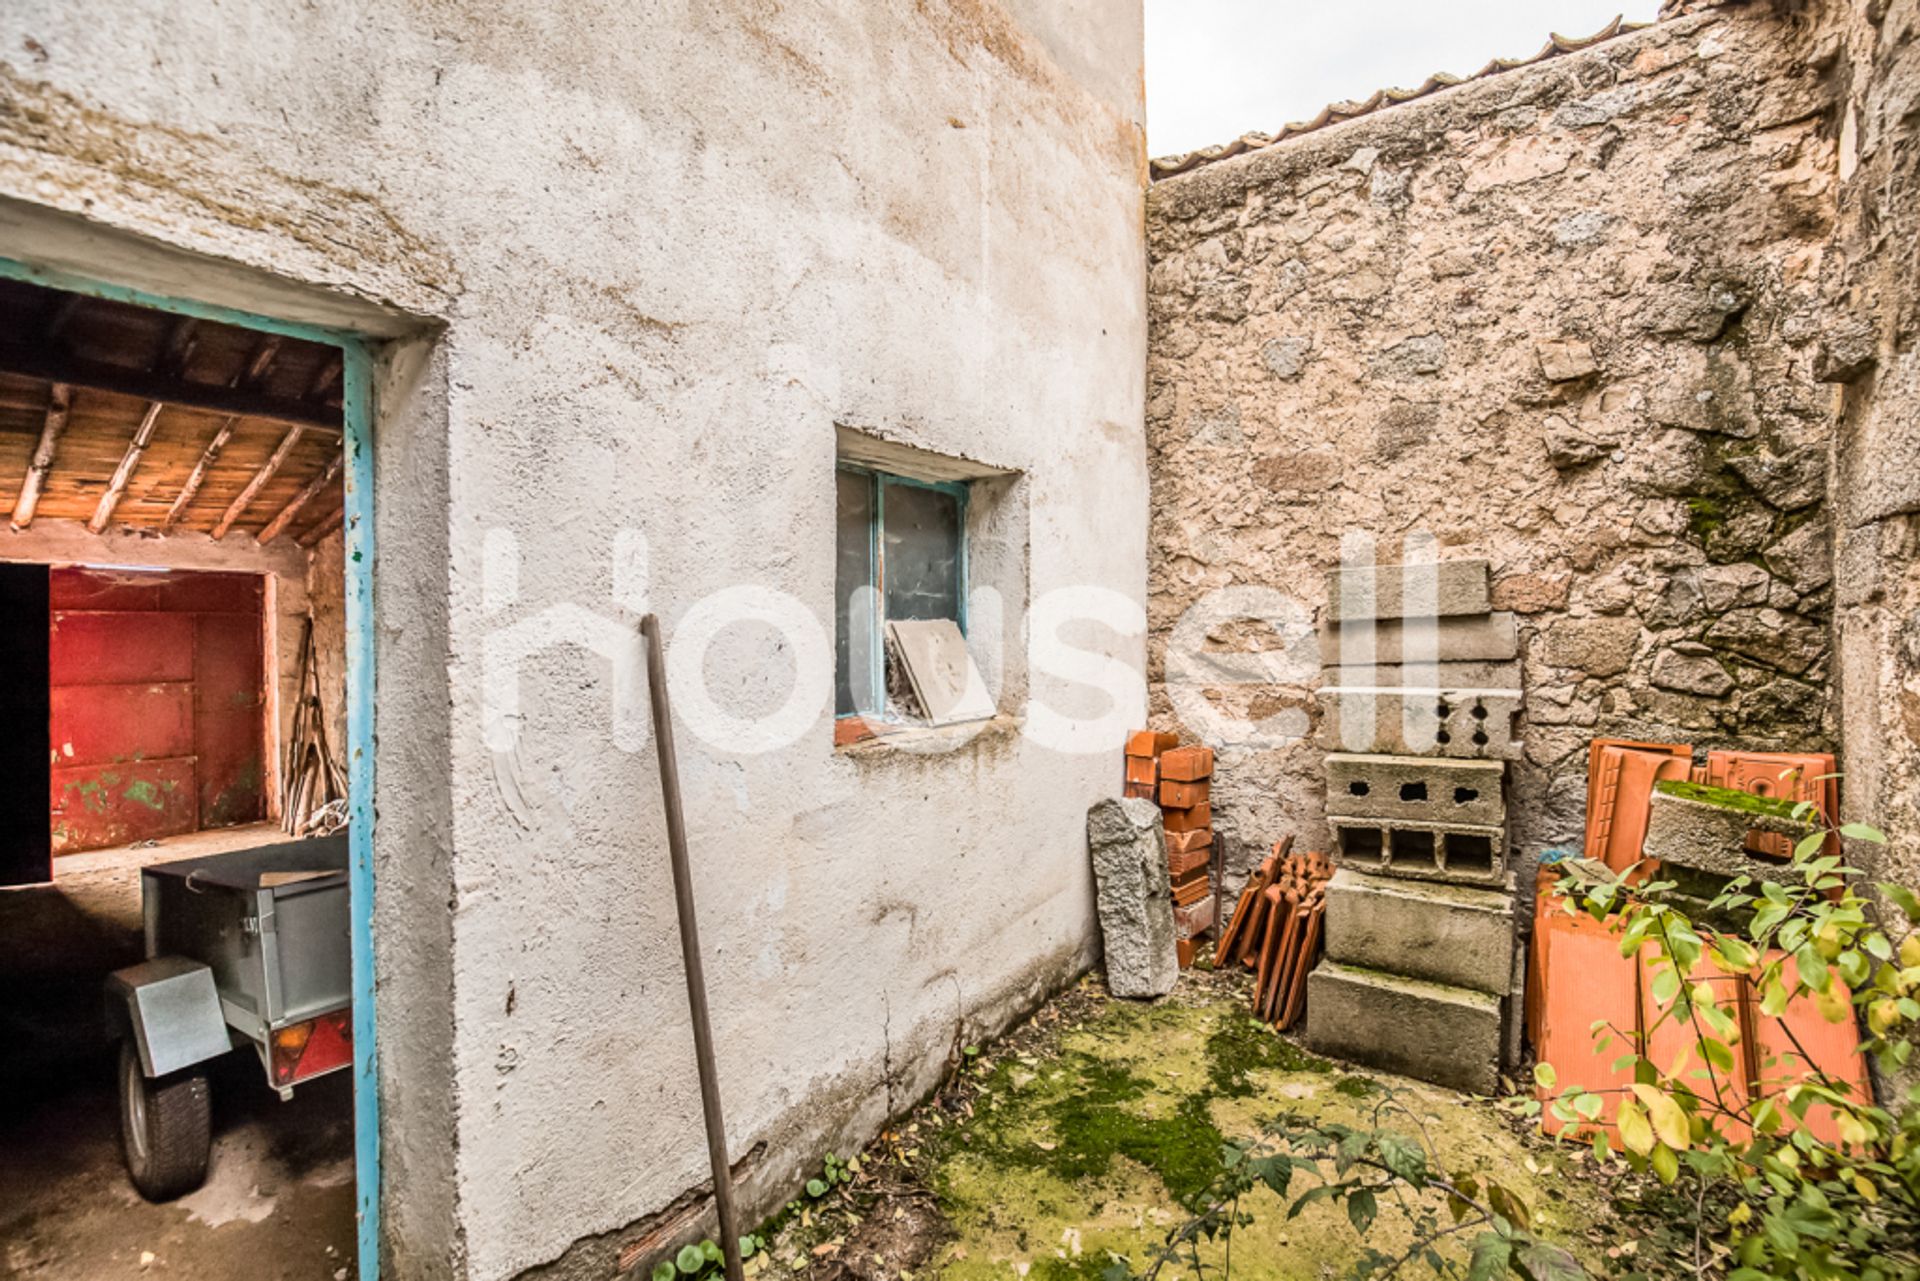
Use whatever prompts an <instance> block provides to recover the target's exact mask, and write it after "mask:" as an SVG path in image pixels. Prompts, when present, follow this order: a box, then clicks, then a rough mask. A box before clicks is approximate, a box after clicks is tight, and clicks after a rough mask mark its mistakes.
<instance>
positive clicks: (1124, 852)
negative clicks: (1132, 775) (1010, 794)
mask: <svg viewBox="0 0 1920 1281" xmlns="http://www.w3.org/2000/svg"><path fill="white" fill-rule="evenodd" d="M1087 845H1088V848H1089V850H1090V851H1091V854H1092V858H1093V882H1094V901H1095V906H1096V908H1097V909H1098V912H1099V916H1100V939H1101V942H1102V944H1103V945H1104V947H1105V949H1106V966H1107V990H1108V991H1109V992H1111V993H1113V995H1115V996H1130V997H1154V996H1165V995H1166V994H1167V993H1168V992H1170V991H1172V990H1173V985H1174V983H1175V982H1176V981H1178V979H1179V977H1180V961H1179V957H1178V955H1177V952H1176V949H1175V948H1174V927H1173V888H1172V884H1171V882H1170V881H1169V879H1168V876H1167V848H1166V842H1165V841H1164V840H1163V839H1162V838H1161V835H1160V807H1159V806H1157V805H1155V804H1154V803H1153V802H1152V801H1149V800H1144V799H1141V798H1139V797H1128V798H1125V799H1113V798H1109V799H1107V800H1103V801H1100V802H1098V803H1096V804H1095V805H1094V806H1093V807H1092V808H1091V809H1089V810H1088V811H1087Z"/></svg>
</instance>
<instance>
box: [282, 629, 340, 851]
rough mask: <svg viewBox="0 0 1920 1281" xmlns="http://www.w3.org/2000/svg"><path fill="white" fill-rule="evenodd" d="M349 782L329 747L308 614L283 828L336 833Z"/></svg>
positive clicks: (286, 768) (285, 776)
mask: <svg viewBox="0 0 1920 1281" xmlns="http://www.w3.org/2000/svg"><path fill="white" fill-rule="evenodd" d="M346 794H347V780H346V779H345V778H343V777H341V774H340V766H339V765H338V764H337V763H336V762H335V761H334V759H333V755H332V753H331V752H330V751H328V748H327V726H326V718H325V716H324V715H323V714H322V713H321V710H320V666H319V658H318V655H317V654H316V652H315V646H314V638H313V616H312V615H308V616H307V625H306V630H305V632H304V633H303V634H302V636H301V638H300V694H299V697H298V699H297V700H296V701H295V702H294V705H293V733H292V735H290V736H289V737H288V739H287V751H286V758H285V760H283V761H282V762H281V769H280V827H281V830H282V831H285V832H287V833H289V834H290V835H294V836H301V835H305V834H307V833H308V832H326V831H333V830H335V829H337V828H338V827H339V826H341V825H342V822H343V820H344V808H345V807H344V806H343V805H341V804H339V802H341V801H342V800H344V799H345V797H346Z"/></svg>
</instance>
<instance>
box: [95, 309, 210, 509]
mask: <svg viewBox="0 0 1920 1281" xmlns="http://www.w3.org/2000/svg"><path fill="white" fill-rule="evenodd" d="M197 324H199V322H198V321H196V320H194V319H193V318H192V317H188V318H187V319H185V320H182V321H181V322H180V323H179V324H177V325H175V326H174V328H173V333H172V334H171V335H170V336H169V337H168V339H167V349H166V351H165V352H164V353H162V355H161V357H160V360H159V363H158V364H157V365H156V366H155V369H154V372H155V373H157V374H161V375H163V376H177V375H179V373H180V372H181V371H182V370H184V369H185V368H186V366H187V362H188V361H189V360H191V359H192V358H193V330H194V326H195V325H197ZM166 407H167V404H166V402H165V401H164V400H159V399H154V400H149V401H148V402H147V412H146V413H145V414H143V415H141V417H140V425H139V426H138V427H135V428H134V429H133V439H132V440H130V441H128V442H127V452H126V453H125V454H123V455H121V457H120V465H119V466H118V467H115V468H114V469H113V479H112V480H111V481H109V482H107V490H106V492H105V493H104V494H101V495H100V501H99V502H98V503H96V504H95V505H94V508H93V515H92V516H91V517H89V518H88V520H87V532H88V533H90V534H97V533H99V532H100V531H101V530H103V529H105V528H106V527H107V522H108V521H110V520H112V519H113V509H114V508H116V507H118V506H119V505H120V498H121V496H122V495H123V494H125V493H126V492H127V486H128V485H129V484H131V483H132V481H133V473H134V472H135V471H136V470H138V469H139V467H140V459H141V457H142V456H143V455H145V453H146V452H147V446H148V445H151V444H152V443H153V433H154V429H155V428H156V427H157V426H158V425H159V423H160V411H161V410H162V409H165V408H166Z"/></svg>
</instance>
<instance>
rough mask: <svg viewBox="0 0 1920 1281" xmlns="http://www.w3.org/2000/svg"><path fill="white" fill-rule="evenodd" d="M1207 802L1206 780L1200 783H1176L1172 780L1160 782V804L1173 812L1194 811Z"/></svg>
mask: <svg viewBox="0 0 1920 1281" xmlns="http://www.w3.org/2000/svg"><path fill="white" fill-rule="evenodd" d="M1206 800H1207V784H1206V782H1205V780H1202V781H1200V782H1198V783H1176V782H1173V781H1172V780H1170V779H1161V780H1160V804H1162V805H1163V806H1165V807H1166V808H1168V809H1172V810H1184V809H1192V808H1193V807H1194V806H1195V805H1203V804H1205V803H1206Z"/></svg>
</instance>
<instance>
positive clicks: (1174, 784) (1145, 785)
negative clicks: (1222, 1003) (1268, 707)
mask: <svg viewBox="0 0 1920 1281" xmlns="http://www.w3.org/2000/svg"><path fill="white" fill-rule="evenodd" d="M1178 742H1179V738H1178V737H1177V736H1176V735H1173V734H1162V733H1155V732H1154V731H1152V730H1140V731H1138V732H1136V733H1134V734H1133V735H1131V736H1130V737H1129V738H1128V739H1127V787H1126V792H1127V795H1128V796H1147V797H1151V798H1153V800H1154V801H1155V802H1156V803H1157V804H1158V805H1159V806H1160V811H1161V816H1162V820H1163V822H1164V823H1165V826H1166V835H1167V872H1168V876H1169V878H1170V879H1171V881H1172V885H1173V921H1174V931H1175V936H1176V939H1177V947H1178V951H1179V956H1180V965H1181V967H1182V968H1183V969H1184V968H1185V967H1186V966H1188V965H1191V964H1192V963H1193V958H1194V955H1195V953H1196V951H1197V950H1198V944H1197V942H1196V940H1198V939H1199V938H1201V937H1202V936H1203V935H1205V934H1206V932H1207V931H1208V930H1210V929H1212V928H1213V924H1214V921H1215V919H1216V917H1217V916H1218V914H1219V901H1218V900H1217V899H1216V898H1215V896H1214V893H1213V880H1212V876H1211V874H1210V872H1211V865H1212V861H1213V807H1212V805H1211V804H1210V802H1209V799H1208V793H1209V791H1210V790H1211V787H1210V784H1211V779H1212V777H1213V749H1212V748H1209V747H1200V746H1192V747H1179V746H1176V744H1178Z"/></svg>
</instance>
